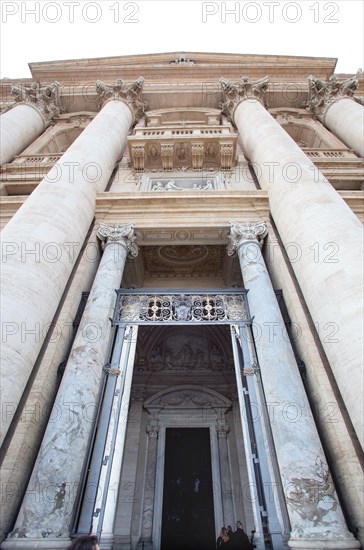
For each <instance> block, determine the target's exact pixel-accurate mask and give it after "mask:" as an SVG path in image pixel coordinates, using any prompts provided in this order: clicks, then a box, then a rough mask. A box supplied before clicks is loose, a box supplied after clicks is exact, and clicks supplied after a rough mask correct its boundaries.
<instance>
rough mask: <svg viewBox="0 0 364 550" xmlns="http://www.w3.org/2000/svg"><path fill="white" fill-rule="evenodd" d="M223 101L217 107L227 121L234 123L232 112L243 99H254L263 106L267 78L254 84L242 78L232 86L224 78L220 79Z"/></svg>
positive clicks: (244, 77)
mask: <svg viewBox="0 0 364 550" xmlns="http://www.w3.org/2000/svg"><path fill="white" fill-rule="evenodd" d="M220 84H221V88H222V95H223V101H222V102H221V103H220V105H219V107H220V109H221V111H222V113H223V114H224V115H226V117H227V119H228V120H229V121H231V122H234V120H233V119H234V111H235V108H236V107H237V106H238V105H239V103H240V102H241V101H243V100H245V99H256V100H258V101H260V102H261V103H262V104H263V105H265V104H264V96H265V94H266V93H267V91H268V86H269V78H268V77H267V76H265V77H264V78H261V79H259V80H256V81H255V82H250V80H249V78H248V77H246V76H243V77H242V78H241V79H240V82H236V83H235V84H233V83H232V82H230V80H227V79H226V78H220Z"/></svg>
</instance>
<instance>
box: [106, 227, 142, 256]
mask: <svg viewBox="0 0 364 550" xmlns="http://www.w3.org/2000/svg"><path fill="white" fill-rule="evenodd" d="M97 237H98V238H99V239H100V241H101V243H102V244H101V246H102V248H103V249H104V248H105V246H106V245H107V244H108V243H110V242H117V243H120V244H122V245H123V246H125V248H126V249H127V251H128V253H129V254H130V256H132V257H133V258H136V257H137V256H138V246H137V244H136V243H135V240H136V237H135V235H134V226H133V224H125V225H119V224H105V223H101V224H100V227H99V229H98V231H97Z"/></svg>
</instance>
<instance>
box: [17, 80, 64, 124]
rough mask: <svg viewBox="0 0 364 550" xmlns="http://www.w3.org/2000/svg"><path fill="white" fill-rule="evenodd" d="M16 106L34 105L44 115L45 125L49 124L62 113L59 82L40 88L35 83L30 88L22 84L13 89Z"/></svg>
mask: <svg viewBox="0 0 364 550" xmlns="http://www.w3.org/2000/svg"><path fill="white" fill-rule="evenodd" d="M11 93H12V95H13V96H14V100H15V104H14V106H16V105H21V104H23V105H32V106H33V107H35V108H36V109H37V110H38V111H39V113H40V114H41V115H42V117H43V119H44V122H45V124H49V123H50V122H51V121H52V120H53V118H54V117H56V116H59V115H60V114H61V113H62V110H63V109H62V107H61V86H60V84H59V82H53V83H52V84H49V85H48V86H44V87H42V88H41V87H40V86H39V84H37V83H36V82H34V83H33V84H32V85H31V87H30V88H26V87H25V86H23V85H21V84H14V85H13V86H12V87H11Z"/></svg>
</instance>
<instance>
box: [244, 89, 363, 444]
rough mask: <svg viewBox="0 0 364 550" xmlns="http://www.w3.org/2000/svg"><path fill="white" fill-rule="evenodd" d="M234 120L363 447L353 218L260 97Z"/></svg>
mask: <svg viewBox="0 0 364 550" xmlns="http://www.w3.org/2000/svg"><path fill="white" fill-rule="evenodd" d="M234 121H235V124H236V126H237V128H238V130H239V134H240V136H241V140H242V143H243V146H244V149H245V152H246V154H247V156H248V157H249V159H250V161H251V162H252V163H253V164H254V165H256V166H257V167H258V168H259V172H260V182H261V184H262V186H263V187H264V188H265V189H267V190H268V196H269V205H270V210H271V212H272V216H273V219H274V221H275V223H276V225H277V227H278V231H279V234H280V236H281V238H282V241H283V244H284V245H289V243H290V244H291V245H292V246H294V247H295V250H296V251H297V257H296V258H295V261H292V267H293V269H294V271H295V274H296V276H297V279H298V282H299V284H300V287H301V289H302V292H303V295H304V297H305V300H306V303H307V305H308V308H309V310H310V313H311V315H312V318H313V321H314V322H315V324H316V327H317V329H318V334H319V337H320V339H321V342H322V345H323V347H324V349H325V352H326V354H327V357H328V359H329V362H330V365H331V368H332V370H333V373H334V376H335V378H336V381H337V383H338V386H339V389H340V391H341V394H342V396H343V399H344V401H345V404H346V407H347V409H348V412H349V415H350V418H351V420H352V422H353V425H354V428H355V430H356V434H357V436H358V438H359V440H360V441H361V443H362V444H363V400H362V357H363V345H362V339H361V334H362V333H363V308H362V304H363V299H362V298H361V297H362V292H363V288H362V280H363V256H362V254H363V252H362V246H361V243H362V238H363V234H362V226H361V223H360V222H359V220H358V218H357V217H356V216H355V215H354V213H353V212H352V211H351V210H350V208H349V207H348V206H347V204H346V203H345V202H344V201H343V199H342V198H341V197H340V195H339V194H338V193H337V192H336V191H335V189H334V188H333V187H332V186H331V185H330V183H329V182H328V181H327V180H326V179H325V177H324V176H323V175H322V174H321V173H320V172H319V170H318V169H317V168H316V167H315V166H314V164H313V163H312V161H311V160H310V159H309V158H308V157H307V156H306V155H305V153H304V152H303V151H302V150H301V149H300V148H299V147H298V145H297V144H296V143H295V142H294V141H293V140H292V139H291V137H290V136H289V135H288V134H287V133H286V132H285V131H284V130H283V128H282V127H281V126H280V125H279V124H278V123H277V122H276V121H275V120H274V118H273V117H272V116H271V115H270V114H269V113H268V111H266V109H265V108H264V107H263V105H262V104H261V103H260V101H258V100H257V99H254V98H247V99H244V100H243V101H241V102H240V103H239V104H238V105H237V107H236V109H235V112H234ZM291 250H292V249H291ZM332 334H334V336H332Z"/></svg>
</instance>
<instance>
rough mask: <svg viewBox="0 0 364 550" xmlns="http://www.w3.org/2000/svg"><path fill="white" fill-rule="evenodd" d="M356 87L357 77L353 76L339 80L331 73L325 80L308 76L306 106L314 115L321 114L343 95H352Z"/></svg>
mask: <svg viewBox="0 0 364 550" xmlns="http://www.w3.org/2000/svg"><path fill="white" fill-rule="evenodd" d="M357 87H358V79H357V78H356V77H355V76H353V77H352V78H348V79H345V80H339V79H338V78H337V76H335V75H332V76H330V78H329V80H328V81H327V82H323V81H322V80H319V79H318V78H316V77H314V76H309V77H308V101H307V107H308V109H309V110H310V111H311V112H313V113H314V114H315V115H316V116H321V115H323V114H324V111H325V109H327V108H328V107H329V106H330V105H331V104H332V103H334V102H335V101H338V100H339V99H341V98H343V97H345V96H348V97H352V96H353V95H354V93H355V90H356V89H357Z"/></svg>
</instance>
